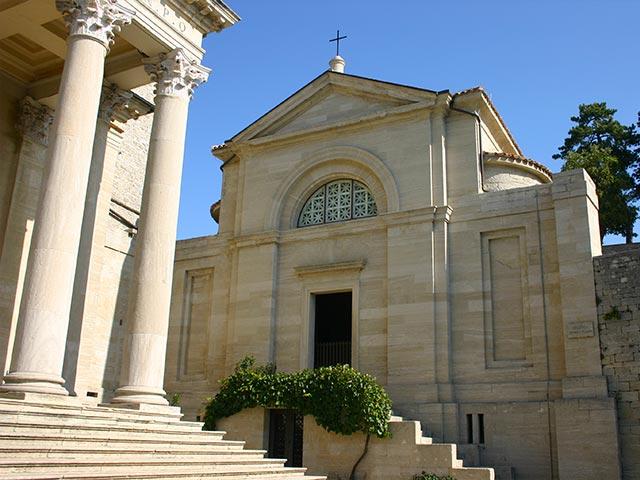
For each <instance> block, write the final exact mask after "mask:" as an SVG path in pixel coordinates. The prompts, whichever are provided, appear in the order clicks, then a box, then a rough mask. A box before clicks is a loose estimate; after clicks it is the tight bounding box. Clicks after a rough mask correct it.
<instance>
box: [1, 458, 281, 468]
mask: <svg viewBox="0 0 640 480" xmlns="http://www.w3.org/2000/svg"><path fill="white" fill-rule="evenodd" d="M286 461H287V460H286V459H284V458H234V459H232V458H230V459H228V460H227V459H217V460H216V464H224V465H227V464H233V465H235V464H238V465H263V464H264V465H278V464H284V463H285V462H286ZM175 463H185V460H183V459H181V458H166V459H155V458H145V457H139V458H136V459H135V460H123V459H118V458H113V459H112V458H109V459H100V460H96V459H85V458H60V459H55V458H48V457H45V458H34V457H33V456H24V457H23V456H18V457H12V458H9V459H6V458H0V468H2V467H14V466H31V467H32V466H36V465H38V466H45V465H51V466H58V465H77V466H89V467H94V466H122V465H155V464H162V465H171V464H175ZM189 463H195V464H211V463H212V462H211V460H209V459H205V458H203V459H200V458H198V459H193V460H189Z"/></svg>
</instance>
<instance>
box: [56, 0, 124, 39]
mask: <svg viewBox="0 0 640 480" xmlns="http://www.w3.org/2000/svg"><path fill="white" fill-rule="evenodd" d="M56 8H57V9H58V10H59V11H60V12H62V14H63V16H64V20H65V22H66V24H67V26H68V27H69V36H74V35H80V36H88V37H91V38H94V39H96V40H98V41H99V42H101V43H102V44H103V45H104V46H105V47H106V48H107V49H108V48H109V47H110V46H111V44H112V43H113V38H114V36H115V34H116V33H118V32H119V31H120V29H121V28H122V26H123V25H126V24H128V23H131V19H132V18H133V16H134V15H135V11H134V10H132V9H130V8H128V7H125V6H123V5H122V4H120V3H119V2H118V1H117V0H56Z"/></svg>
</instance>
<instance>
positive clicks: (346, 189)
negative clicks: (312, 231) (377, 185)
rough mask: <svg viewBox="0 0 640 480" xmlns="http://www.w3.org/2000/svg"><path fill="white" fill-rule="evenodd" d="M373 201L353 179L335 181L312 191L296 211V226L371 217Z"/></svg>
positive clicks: (375, 211)
mask: <svg viewBox="0 0 640 480" xmlns="http://www.w3.org/2000/svg"><path fill="white" fill-rule="evenodd" d="M377 214H378V209H377V207H376V201H375V200H374V198H373V195H371V192H370V191H369V189H368V188H367V187H366V186H365V185H363V184H362V183H360V182H358V181H356V180H336V181H334V182H329V183H327V184H325V185H323V186H322V187H320V188H319V189H318V190H316V191H315V192H313V194H312V195H311V196H310V197H309V199H308V200H307V202H306V203H305V204H304V207H303V208H302V212H300V217H299V218H298V226H299V227H308V226H310V225H319V224H321V223H333V222H342V221H345V220H351V219H352V218H366V217H374V216H376V215H377Z"/></svg>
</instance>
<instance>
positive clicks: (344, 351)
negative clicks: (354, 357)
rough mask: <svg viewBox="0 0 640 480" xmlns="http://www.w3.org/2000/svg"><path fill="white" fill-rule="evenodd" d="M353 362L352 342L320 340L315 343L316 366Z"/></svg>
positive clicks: (314, 363)
mask: <svg viewBox="0 0 640 480" xmlns="http://www.w3.org/2000/svg"><path fill="white" fill-rule="evenodd" d="M342 364H351V342H350V341H347V342H318V343H316V344H315V355H314V362H313V365H314V367H315V368H319V367H330V366H331V365H342Z"/></svg>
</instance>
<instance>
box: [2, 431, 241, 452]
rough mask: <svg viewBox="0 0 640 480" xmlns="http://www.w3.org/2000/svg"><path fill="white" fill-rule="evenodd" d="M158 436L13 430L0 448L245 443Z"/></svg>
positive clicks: (236, 447) (228, 445) (234, 447)
mask: <svg viewBox="0 0 640 480" xmlns="http://www.w3.org/2000/svg"><path fill="white" fill-rule="evenodd" d="M155 437H160V436H157V435H156V436H153V437H151V438H149V439H146V438H144V437H141V438H131V437H126V436H117V437H114V436H112V435H109V434H108V433H106V434H104V435H100V436H96V435H91V434H86V433H85V434H83V433H82V432H76V433H75V434H73V435H67V434H65V433H57V434H56V432H48V431H46V430H44V431H42V432H37V433H36V434H30V435H25V434H22V433H16V432H1V433H0V448H1V447H5V446H11V445H14V444H15V443H16V442H19V443H24V442H29V445H31V446H33V447H37V448H53V447H55V446H62V445H64V446H68V445H75V446H77V447H78V448H82V447H91V446H102V447H105V448H106V447H109V446H111V447H113V448H122V449H126V448H130V449H131V448H147V449H149V450H156V449H163V448H169V447H170V448H172V449H179V448H180V447H185V448H193V449H196V448H207V449H210V450H242V448H243V446H244V442H241V441H236V440H212V439H210V438H207V437H198V436H197V435H193V438H187V439H185V438H182V437H180V438H175V437H172V436H171V435H163V436H161V438H155Z"/></svg>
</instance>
